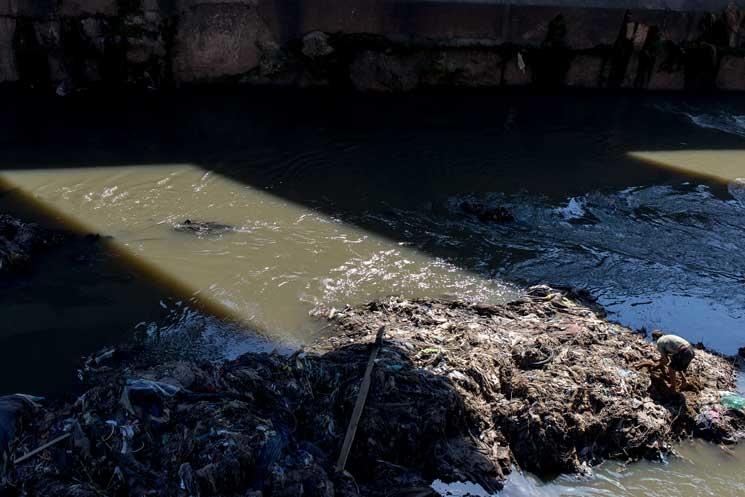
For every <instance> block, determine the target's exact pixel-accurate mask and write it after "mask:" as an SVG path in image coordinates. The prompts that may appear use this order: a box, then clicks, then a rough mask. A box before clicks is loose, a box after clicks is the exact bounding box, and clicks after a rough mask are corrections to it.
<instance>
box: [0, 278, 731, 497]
mask: <svg viewBox="0 0 745 497" xmlns="http://www.w3.org/2000/svg"><path fill="white" fill-rule="evenodd" d="M319 313H321V314H322V315H324V316H329V314H333V317H332V323H333V324H334V325H335V326H334V327H335V330H334V332H333V333H332V336H331V337H329V338H327V339H325V340H321V341H320V343H319V344H317V345H316V346H315V347H314V348H313V349H312V350H309V351H305V352H298V353H296V354H294V355H292V356H281V355H277V354H246V355H244V356H242V357H240V358H238V359H237V360H235V361H230V362H226V363H205V364H194V363H189V362H171V363H167V364H158V359H157V357H155V358H153V356H152V355H151V354H148V353H147V351H138V350H136V349H120V350H117V351H107V352H105V353H103V354H100V355H98V356H96V357H94V358H92V359H91V360H89V361H88V362H87V364H86V367H85V370H84V377H85V378H86V379H87V382H88V385H89V388H88V390H87V391H86V392H85V393H84V394H83V395H82V396H80V397H79V398H78V399H77V400H76V401H74V402H70V403H64V402H58V403H57V404H56V405H51V406H47V407H39V406H38V405H36V404H35V403H34V402H30V401H28V399H23V398H20V399H19V398H15V397H14V398H10V399H9V398H7V397H6V398H2V399H0V407H2V406H5V405H12V406H14V408H13V409H12V410H7V409H4V410H2V412H1V414H2V424H1V425H0V428H2V429H1V430H0V435H1V436H0V442H2V445H3V446H2V447H0V449H2V452H3V454H4V456H3V457H4V458H5V461H6V465H5V473H4V474H3V482H4V483H3V485H4V491H6V492H8V493H7V495H29V496H44V497H56V496H78V497H87V496H94V495H104V494H105V495H112V496H141V495H154V496H187V495H188V496H200V495H201V496H208V495H215V496H218V495H219V496H223V497H227V496H236V497H238V496H241V497H248V496H252V497H257V496H288V497H289V496H324V497H331V496H339V497H342V496H345V497H346V496H357V495H366V496H382V495H386V496H390V495H401V496H403V495H418V496H428V495H433V494H432V491H431V490H430V489H429V483H430V482H431V481H433V480H434V479H436V478H439V479H443V480H445V481H455V480H470V481H475V482H478V483H480V484H481V485H483V486H484V487H485V488H487V489H489V490H495V489H498V488H499V487H500V486H501V484H502V482H503V481H504V479H505V476H506V474H508V473H509V471H510V470H511V468H512V467H513V465H514V464H518V465H520V466H521V467H523V468H526V469H530V470H533V471H536V472H538V473H539V474H544V475H550V474H553V473H555V472H557V471H563V472H582V471H586V470H587V467H588V465H591V464H594V463H597V462H600V461H602V460H604V459H606V458H622V459H624V460H626V459H635V458H641V457H651V458H658V457H660V456H661V455H662V454H664V453H665V452H667V451H669V450H670V444H671V443H672V442H674V441H675V440H678V439H680V438H683V437H689V436H696V437H703V438H706V439H711V440H715V441H718V442H734V441H735V440H737V439H739V438H740V437H741V436H742V434H743V429H745V413H743V412H742V411H739V410H736V409H728V408H725V407H723V406H722V405H721V402H720V400H721V391H722V390H727V389H731V388H733V387H734V375H735V371H734V369H733V367H732V366H731V364H730V363H729V362H728V361H727V360H725V359H723V358H720V357H717V356H715V355H712V354H709V353H707V352H704V351H700V352H699V353H698V354H697V356H696V359H695V360H694V362H693V363H692V365H691V370H690V375H689V376H690V383H691V385H690V388H688V389H687V390H686V391H684V392H682V393H675V392H671V391H670V390H669V388H668V386H667V384H666V383H665V380H664V379H663V378H661V377H659V376H655V375H653V376H650V375H649V373H648V372H647V371H646V370H641V369H636V367H635V365H636V364H637V363H638V362H639V361H641V360H647V359H653V358H654V357H655V356H656V352H655V350H654V347H653V346H652V345H650V344H649V343H648V342H646V341H644V340H643V339H642V338H641V337H639V336H638V335H636V334H633V333H631V332H630V331H629V330H627V329H625V328H622V327H621V326H618V325H615V324H612V323H609V322H607V321H605V320H604V319H603V318H602V316H601V315H600V314H599V311H598V310H597V309H596V308H594V306H593V305H592V303H591V302H590V301H588V300H584V299H583V298H581V297H577V296H576V295H567V294H566V293H563V292H560V291H557V290H554V289H551V288H548V287H535V288H532V289H531V290H530V292H529V294H528V295H527V296H526V297H525V298H523V299H521V300H518V301H516V302H512V303H510V304H506V305H501V306H485V305H471V304H466V303H462V302H451V301H441V300H415V301H406V300H401V299H390V300H387V301H382V302H375V303H371V304H368V305H365V306H361V307H356V308H348V309H345V310H343V311H340V312H334V313H329V312H327V311H325V310H319ZM380 325H385V326H386V327H387V330H388V331H387V333H388V334H387V336H386V339H385V340H384V343H383V347H382V349H381V351H380V354H379V356H378V360H377V362H376V364H375V368H374V372H373V376H372V385H371V389H370V394H369V398H368V400H367V406H366V408H365V410H364V412H363V415H362V419H361V422H360V425H359V428H358V432H357V437H356V439H355V442H354V445H353V447H352V453H351V457H350V459H349V462H348V465H347V470H348V473H345V474H341V475H339V474H335V473H334V471H333V469H332V468H333V464H334V461H335V459H336V457H337V455H338V453H339V448H340V445H341V441H342V438H343V436H344V432H345V429H346V426H347V424H348V422H349V418H350V415H351V412H352V409H353V406H354V403H355V400H356V397H357V394H358V392H359V389H360V383H361V378H362V376H363V372H364V370H365V367H366V363H367V361H368V356H369V353H370V348H369V346H370V342H371V340H372V337H373V336H374V334H375V331H376V329H377V328H378V327H379V326H380ZM24 406H25V408H24ZM64 434H69V436H68V438H66V439H64V440H62V441H61V442H59V443H57V444H56V445H54V446H52V447H51V448H49V449H46V450H43V451H41V452H39V453H38V454H36V455H35V456H33V457H30V458H27V459H25V460H21V461H19V462H17V463H16V464H12V461H13V460H17V459H19V457H22V455H24V454H29V453H32V450H33V449H34V448H36V447H38V446H40V445H42V444H43V443H45V442H48V441H50V440H53V439H55V438H56V437H58V436H60V435H64ZM392 491H393V492H394V493H393V494H392V493H391V492H392ZM407 492H408V493H407ZM3 495H6V494H3Z"/></svg>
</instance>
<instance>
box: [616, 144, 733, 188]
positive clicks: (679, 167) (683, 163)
mask: <svg viewBox="0 0 745 497" xmlns="http://www.w3.org/2000/svg"><path fill="white" fill-rule="evenodd" d="M628 156H629V157H632V158H634V159H637V160H640V161H642V162H645V163H648V164H652V165H655V166H660V167H663V168H666V169H672V170H674V171H678V172H683V173H686V174H691V175H694V176H697V177H701V178H708V179H713V180H716V181H720V182H724V183H729V182H731V181H735V180H737V179H739V178H745V150H737V149H730V150H659V151H632V152H628Z"/></svg>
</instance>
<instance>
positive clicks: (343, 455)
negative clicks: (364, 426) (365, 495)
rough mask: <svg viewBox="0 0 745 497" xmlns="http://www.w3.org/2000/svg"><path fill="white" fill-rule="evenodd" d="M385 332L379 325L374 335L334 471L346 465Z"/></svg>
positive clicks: (340, 469) (338, 470)
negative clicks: (373, 341)
mask: <svg viewBox="0 0 745 497" xmlns="http://www.w3.org/2000/svg"><path fill="white" fill-rule="evenodd" d="M384 333H385V326H381V327H380V329H379V330H378V334H377V336H376V337H375V343H374V344H373V346H372V350H371V351H370V359H369V360H368V361H367V369H366V370H365V376H363V377H362V385H361V386H360V391H359V393H358V394H357V401H356V402H355V404H354V410H353V411H352V418H351V419H350V420H349V426H347V434H346V435H345V436H344V443H343V444H342V446H341V452H340V453H339V459H338V460H337V461H336V468H335V469H336V471H337V473H341V472H343V471H344V467H345V466H346V465H347V458H348V457H349V452H350V450H351V449H352V443H354V436H355V435H356V434H357V426H358V425H359V423H360V418H361V417H362V410H363V409H364V408H365V402H366V401H367V393H368V392H369V391H370V383H371V382H372V371H373V368H374V367H375V359H376V358H377V357H378V352H380V349H381V348H382V347H383V334H384Z"/></svg>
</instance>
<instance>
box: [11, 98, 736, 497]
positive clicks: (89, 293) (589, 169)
mask: <svg viewBox="0 0 745 497" xmlns="http://www.w3.org/2000/svg"><path fill="white" fill-rule="evenodd" d="M314 98H315V97H314ZM65 102H68V101H63V103H59V101H55V103H53V104H49V108H47V107H44V109H43V110H44V112H45V115H46V116H47V119H46V120H45V122H43V123H40V122H39V121H38V120H37V119H34V117H33V115H34V113H33V112H29V111H28V108H27V107H25V106H24V105H21V104H19V103H17V102H16V103H12V104H10V105H9V106H8V107H7V108H6V109H5V110H4V111H3V112H4V114H5V115H4V117H5V119H4V120H3V121H2V122H3V123H4V124H0V126H5V128H3V129H2V131H5V133H4V134H3V135H2V136H3V138H2V140H3V141H2V142H1V144H2V147H0V152H2V153H1V154H0V209H3V210H10V211H13V212H17V213H19V214H21V215H23V216H24V217H30V218H34V219H37V220H40V221H41V222H44V223H47V224H52V225H54V224H56V225H62V226H64V227H67V228H72V229H75V230H78V231H80V232H94V233H99V234H101V235H102V236H103V240H102V241H100V242H96V243H91V244H89V245H85V244H84V242H80V241H79V242H76V244H74V245H73V246H63V247H61V248H60V249H59V250H57V251H55V252H53V253H51V254H48V255H47V256H45V257H44V258H43V260H42V261H41V262H40V263H39V265H37V266H35V267H33V268H32V269H31V271H30V273H27V274H26V275H24V276H23V278H19V279H13V280H10V281H8V282H0V283H2V285H3V286H2V287H0V288H1V289H3V291H2V292H0V323H2V329H0V378H2V379H1V380H0V390H2V391H3V392H10V391H16V390H24V391H29V392H31V393H34V392H52V393H53V392H60V391H65V390H66V389H69V388H70V384H71V383H72V381H73V378H74V368H75V366H76V364H77V360H78V357H79V355H81V354H84V353H86V352H89V351H91V350H94V349H95V348H97V347H100V346H103V345H106V344H109V343H114V342H116V341H118V340H121V339H122V338H124V337H126V336H127V335H128V334H131V333H132V332H133V331H134V330H137V331H140V332H144V333H147V334H150V335H157V336H159V337H160V336H164V337H170V338H171V339H174V340H175V343H176V344H181V343H182V342H180V341H179V339H180V338H182V337H184V336H187V337H190V340H191V339H192V338H193V339H194V340H192V341H193V342H195V343H196V347H197V348H199V347H202V346H204V345H205V344H206V345H208V346H209V347H212V349H210V350H212V353H214V354H216V355H217V356H230V355H234V354H237V353H240V352H241V351H244V350H249V349H252V348H257V347H264V348H267V347H274V346H277V344H280V343H283V344H289V345H290V346H294V345H297V344H299V343H302V342H304V341H307V340H310V339H311V338H312V337H313V336H314V334H315V333H317V332H318V329H319V328H320V327H321V326H322V323H319V322H317V321H315V320H313V319H311V318H310V317H309V316H308V311H309V310H310V309H312V308H313V307H314V306H315V305H316V304H318V303H324V304H327V305H333V306H337V307H341V306H343V305H345V304H347V303H350V304H355V303H360V302H364V301H367V300H371V299H374V298H378V297H382V296H386V295H390V294H399V295H401V294H403V295H407V296H412V297H413V296H442V295H449V296H454V297H458V298H464V299H471V300H477V301H488V302H503V301H505V300H509V299H511V298H514V297H515V296H516V295H518V294H519V293H520V291H521V288H523V287H524V285H526V284H529V283H534V282H549V283H558V284H570V285H575V286H581V287H585V288H588V289H589V290H590V291H592V292H593V293H594V294H596V295H598V296H599V297H600V300H601V302H602V303H603V304H604V305H605V306H606V307H607V308H608V309H609V310H610V311H611V312H612V313H613V314H612V315H613V316H614V317H615V318H616V319H619V320H620V321H622V322H624V323H627V324H629V325H632V326H645V327H648V328H653V327H660V328H663V329H666V330H669V331H674V332H677V333H680V334H683V335H685V336H687V337H688V338H690V339H692V340H696V341H698V340H701V341H703V342H704V343H706V344H707V345H710V346H713V347H715V348H717V349H718V350H722V351H725V352H733V351H734V350H736V349H737V347H739V346H742V345H745V314H743V313H744V312H745V285H743V282H745V236H743V235H744V234H745V194H743V187H742V182H738V181H737V178H745V141H744V140H743V136H745V127H743V128H742V134H740V132H739V131H738V130H740V128H738V126H739V124H738V123H739V121H738V120H737V118H736V117H737V116H738V115H740V114H743V115H745V110H743V111H741V112H739V114H738V111H737V109H738V108H743V109H745V102H742V101H740V100H736V99H734V98H732V99H731V100H728V101H725V102H721V101H714V102H713V103H712V102H709V101H706V102H704V103H703V104H702V103H700V102H699V103H697V104H696V106H692V104H690V103H685V105H682V104H680V102H672V103H671V102H670V101H667V100H666V101H660V100H659V99H649V100H644V101H638V100H634V101H633V102H632V101H629V100H624V99H615V98H613V99H610V98H600V99H592V98H590V99H567V98H563V99H559V98H555V99H554V98H540V97H531V98H509V99H500V98H497V99H492V98H486V97H468V98H453V99H447V98H439V97H438V98H429V97H416V98H414V97H412V98H410V99H408V100H404V101H397V100H392V101H391V100H376V99H373V100H366V99H360V100H351V101H350V100H348V99H343V98H342V99H340V100H336V99H325V98H319V99H318V100H313V99H310V100H308V99H298V97H293V98H288V97H286V96H283V95H280V96H276V95H275V96H270V97H268V98H266V99H246V98H243V97H226V98H196V99H195V100H193V101H191V102H190V103H189V105H188V106H186V105H182V104H181V103H180V102H176V103H165V104H164V103H162V102H155V103H154V102H146V103H142V102H136V103H135V104H133V105H129V103H127V102H123V103H121V105H120V106H116V105H114V108H112V107H111V105H112V104H110V105H108V106H107V107H106V108H103V109H99V108H96V107H95V106H91V107H83V108H78V107H77V106H76V105H77V104H75V102H74V101H72V102H73V103H65ZM632 104H633V105H632ZM714 104H715V106H719V107H716V108H717V109H726V110H716V112H714V114H712V115H713V116H714V117H711V116H710V115H709V114H707V112H711V110H710V107H711V106H712V105H714ZM681 109H682V110H681ZM733 113H734V114H733ZM732 115H734V116H735V117H732ZM691 116H694V117H695V119H694V118H693V117H691ZM702 116H703V117H702ZM464 200H477V201H483V202H486V203H488V204H494V205H503V206H506V207H507V208H508V209H509V210H510V211H512V212H513V214H514V215H515V218H516V222H515V223H511V224H508V225H493V224H491V225H490V224H484V223H482V222H481V221H479V220H477V219H474V218H472V217H470V216H469V215H467V214H466V213H464V212H463V211H462V210H461V209H460V207H459V206H460V204H461V202H463V201H464ZM186 219H190V220H194V221H213V222H217V223H221V224H224V225H229V226H231V227H232V229H230V230H227V231H223V232H221V233H218V234H215V235H209V234H207V235H203V236H197V235H195V234H193V233H184V232H179V231H177V230H175V229H174V226H175V225H177V224H178V223H183V222H184V221H185V220H186ZM257 336H266V337H268V338H269V341H267V340H265V339H259V338H257ZM204 337H207V338H209V340H207V341H206V342H203V341H200V340H202V339H203V338H204ZM179 352H181V351H179ZM65 378H68V379H69V380H66V379H65ZM681 453H682V454H683V455H684V458H681V459H673V460H671V461H670V462H669V463H668V464H661V463H654V464H653V463H642V464H635V465H629V466H625V467H620V466H618V465H616V464H608V465H605V466H603V467H601V468H599V469H598V470H597V472H596V477H595V478H592V479H588V480H582V481H576V480H571V479H564V478H562V479H559V480H556V481H553V482H550V483H548V484H540V483H537V482H536V481H535V480H534V479H531V478H529V477H525V478H522V477H519V476H516V477H515V478H513V480H512V481H511V483H510V485H509V486H508V488H507V489H506V490H505V492H504V494H505V495H510V496H516V495H551V496H554V495H557V496H558V495H622V496H642V495H655V496H657V495H659V496H663V495H681V496H687V497H688V496H693V495H724V496H728V495H732V496H734V495H742V493H743V489H744V488H745V476H744V475H743V474H742V473H741V472H740V471H738V470H737V468H738V465H741V460H742V457H744V456H745V453H743V451H742V450H739V449H738V450H737V451H736V455H734V456H733V455H729V454H725V453H724V452H722V451H721V450H720V449H718V448H716V447H710V446H707V445H701V444H694V445H685V446H684V447H682V448H681Z"/></svg>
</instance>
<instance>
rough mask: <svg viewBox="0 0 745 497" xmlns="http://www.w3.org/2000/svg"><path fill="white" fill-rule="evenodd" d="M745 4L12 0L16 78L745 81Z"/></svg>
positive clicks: (0, 47) (5, 67) (656, 0)
mask: <svg viewBox="0 0 745 497" xmlns="http://www.w3.org/2000/svg"><path fill="white" fill-rule="evenodd" d="M744 22H745V2H743V1H742V0H740V1H736V2H735V1H732V2H727V1H726V0H615V1H614V0H512V1H508V0H304V1H301V0H226V1H220V0H60V1H59V2H58V1H55V0H0V82H5V83H13V84H17V85H20V86H23V87H26V88H34V89H40V90H50V89H53V90H56V91H57V92H58V93H69V92H71V91H75V90H80V89H84V88H93V87H103V88H112V89H120V88H123V87H135V88H153V89H159V88H173V87H178V86H179V85H192V84H217V83H220V84H269V85H284V86H299V87H307V86H335V87H353V88H357V89H360V90H375V91H408V90H412V89H417V88H428V87H510V86H538V87H562V86H566V87H581V88H582V87H586V88H611V89H612V88H634V89H651V90H683V89H689V90H713V89H722V90H743V89H745V27H744V26H743V23H744Z"/></svg>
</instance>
